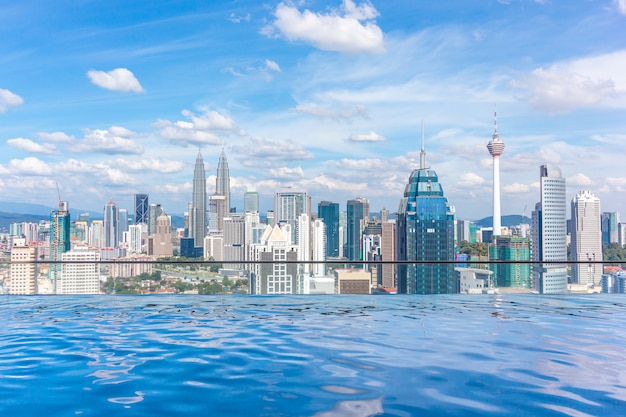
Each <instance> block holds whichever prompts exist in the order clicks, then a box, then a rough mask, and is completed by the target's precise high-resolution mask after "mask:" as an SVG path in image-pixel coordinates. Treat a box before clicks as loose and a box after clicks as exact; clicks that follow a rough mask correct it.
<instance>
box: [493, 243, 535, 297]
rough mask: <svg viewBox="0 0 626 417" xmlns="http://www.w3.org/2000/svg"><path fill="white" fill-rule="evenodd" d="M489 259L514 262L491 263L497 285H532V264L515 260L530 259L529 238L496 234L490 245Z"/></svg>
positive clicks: (527, 286)
mask: <svg viewBox="0 0 626 417" xmlns="http://www.w3.org/2000/svg"><path fill="white" fill-rule="evenodd" d="M489 259H490V260H492V261H496V260H497V261H511V262H512V263H493V264H490V269H491V270H492V271H493V279H494V281H495V285H496V287H518V288H531V287H532V282H531V279H530V265H529V264H528V263H523V262H522V263H515V262H513V261H529V260H530V241H529V239H528V238H525V237H519V236H494V237H493V245H491V246H490V247H489Z"/></svg>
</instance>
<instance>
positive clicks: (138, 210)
mask: <svg viewBox="0 0 626 417" xmlns="http://www.w3.org/2000/svg"><path fill="white" fill-rule="evenodd" d="M149 208H150V204H149V202H148V194H135V224H139V223H145V224H148V218H149V216H150V212H149Z"/></svg>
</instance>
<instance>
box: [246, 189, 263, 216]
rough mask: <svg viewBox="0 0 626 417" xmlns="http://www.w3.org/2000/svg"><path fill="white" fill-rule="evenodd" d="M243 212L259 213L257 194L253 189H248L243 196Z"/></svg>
mask: <svg viewBox="0 0 626 417" xmlns="http://www.w3.org/2000/svg"><path fill="white" fill-rule="evenodd" d="M243 211H244V213H245V212H249V211H250V212H252V211H259V193H258V192H257V191H256V190H255V189H254V188H248V191H246V193H245V194H244V196H243Z"/></svg>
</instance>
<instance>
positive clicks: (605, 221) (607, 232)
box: [601, 211, 620, 245]
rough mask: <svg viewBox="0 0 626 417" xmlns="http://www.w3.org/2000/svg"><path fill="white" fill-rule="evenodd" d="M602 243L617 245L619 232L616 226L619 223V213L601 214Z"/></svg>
mask: <svg viewBox="0 0 626 417" xmlns="http://www.w3.org/2000/svg"><path fill="white" fill-rule="evenodd" d="M601 221H602V243H603V244H605V245H608V244H610V243H618V241H619V239H618V238H619V232H618V228H617V225H618V224H619V223H620V218H619V213H617V212H608V211H606V212H604V213H602V218H601Z"/></svg>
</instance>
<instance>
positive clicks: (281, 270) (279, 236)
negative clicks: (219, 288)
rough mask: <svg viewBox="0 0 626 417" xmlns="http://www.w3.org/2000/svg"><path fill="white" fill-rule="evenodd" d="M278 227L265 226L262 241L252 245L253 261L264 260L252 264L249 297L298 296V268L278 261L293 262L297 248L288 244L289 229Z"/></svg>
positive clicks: (293, 264) (296, 255) (296, 254)
mask: <svg viewBox="0 0 626 417" xmlns="http://www.w3.org/2000/svg"><path fill="white" fill-rule="evenodd" d="M285 227H287V228H289V226H288V225H285V226H283V227H282V228H281V227H280V226H279V225H274V227H272V226H269V225H268V226H267V227H266V229H265V232H264V233H263V236H262V237H261V241H260V243H258V244H253V245H252V250H251V253H252V260H257V261H266V263H261V264H253V265H252V269H253V272H252V273H251V280H250V292H251V293H252V294H301V293H303V292H304V289H302V288H300V281H299V279H298V265H297V264H296V263H284V262H282V263H281V261H296V260H297V259H298V247H297V246H296V245H294V244H292V243H291V238H290V234H291V230H285Z"/></svg>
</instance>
